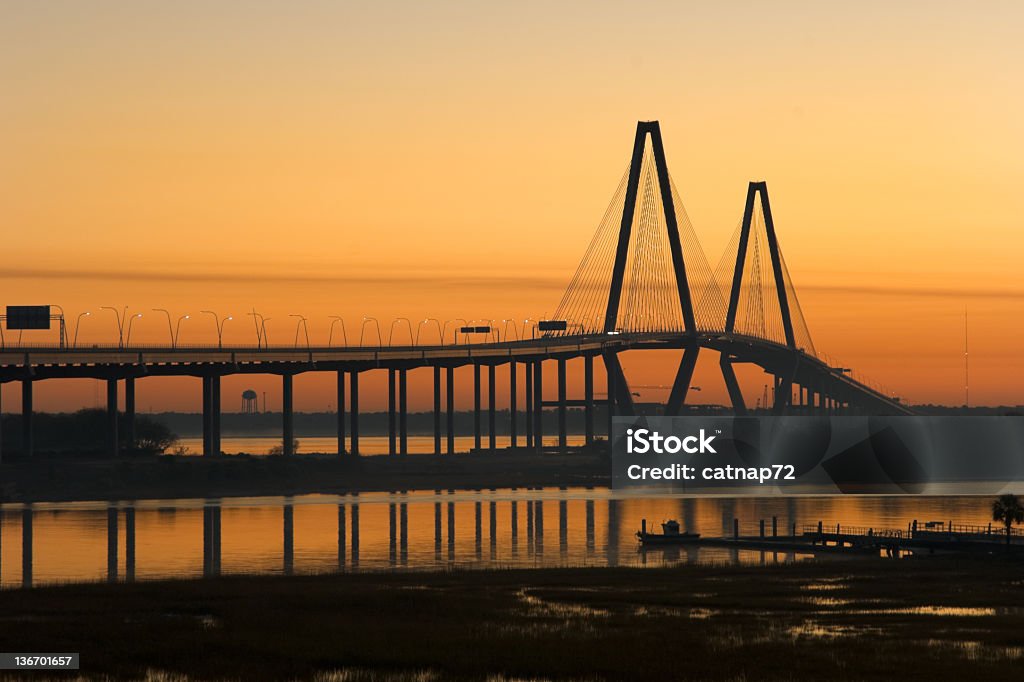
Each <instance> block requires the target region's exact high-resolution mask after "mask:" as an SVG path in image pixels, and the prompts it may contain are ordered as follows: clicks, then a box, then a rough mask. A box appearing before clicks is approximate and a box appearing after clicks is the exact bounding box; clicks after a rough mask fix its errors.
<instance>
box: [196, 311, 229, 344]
mask: <svg viewBox="0 0 1024 682" xmlns="http://www.w3.org/2000/svg"><path fill="white" fill-rule="evenodd" d="M200 312H202V313H204V314H206V315H213V323H214V325H216V327H217V348H223V347H224V325H225V323H227V321H228V320H230V319H232V317H231V316H230V315H228V316H227V317H225V318H224V319H223V320H221V319H220V317H219V316H218V315H217V313H215V312H213V311H212V310H201V311H200Z"/></svg>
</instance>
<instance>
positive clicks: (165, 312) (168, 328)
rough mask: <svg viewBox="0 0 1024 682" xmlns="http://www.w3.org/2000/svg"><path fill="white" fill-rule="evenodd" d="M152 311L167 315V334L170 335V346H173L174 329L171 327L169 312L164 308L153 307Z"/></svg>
mask: <svg viewBox="0 0 1024 682" xmlns="http://www.w3.org/2000/svg"><path fill="white" fill-rule="evenodd" d="M153 312H154V313H163V314H164V315H166V316H167V334H168V336H170V337H171V348H174V329H173V328H172V327H171V313H170V312H169V311H168V310H167V309H166V308H153Z"/></svg>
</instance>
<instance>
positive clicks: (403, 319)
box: [388, 317, 416, 346]
mask: <svg viewBox="0 0 1024 682" xmlns="http://www.w3.org/2000/svg"><path fill="white" fill-rule="evenodd" d="M399 322H405V324H406V326H407V327H409V340H410V341H412V342H413V345H416V342H415V341H414V340H413V338H412V323H411V322H409V318H407V317H397V318H395V319H394V320H392V321H391V329H390V330H388V345H389V346H391V345H393V344H392V343H391V341H392V339H393V338H394V336H395V325H396V324H398V323H399Z"/></svg>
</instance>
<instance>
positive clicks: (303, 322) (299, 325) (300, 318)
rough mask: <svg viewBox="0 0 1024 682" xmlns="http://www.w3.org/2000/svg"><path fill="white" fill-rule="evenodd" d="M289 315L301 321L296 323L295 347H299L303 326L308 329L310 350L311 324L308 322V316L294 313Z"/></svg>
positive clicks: (307, 339) (307, 335) (307, 343)
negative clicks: (300, 330) (300, 332)
mask: <svg viewBox="0 0 1024 682" xmlns="http://www.w3.org/2000/svg"><path fill="white" fill-rule="evenodd" d="M288 317H297V318H299V321H298V322H296V323H295V347H296V348H298V347H299V329H300V328H302V329H304V330H305V331H306V350H309V325H307V324H306V318H305V317H303V316H302V315H295V314H294V313H292V314H289V315H288Z"/></svg>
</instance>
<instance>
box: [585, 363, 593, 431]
mask: <svg viewBox="0 0 1024 682" xmlns="http://www.w3.org/2000/svg"><path fill="white" fill-rule="evenodd" d="M583 431H584V434H585V435H584V440H585V442H586V444H587V445H591V444H593V442H594V356H593V355H584V356H583Z"/></svg>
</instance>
